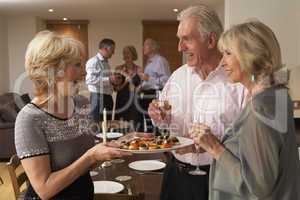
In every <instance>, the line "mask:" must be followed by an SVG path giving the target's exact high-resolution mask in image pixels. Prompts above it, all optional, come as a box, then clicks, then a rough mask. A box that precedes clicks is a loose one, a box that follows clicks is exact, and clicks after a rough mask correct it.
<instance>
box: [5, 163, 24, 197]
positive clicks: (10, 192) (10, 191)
mask: <svg viewBox="0 0 300 200" xmlns="http://www.w3.org/2000/svg"><path fill="white" fill-rule="evenodd" d="M21 171H23V168H22V167H20V168H18V169H17V173H20V172H21ZM0 177H1V178H2V180H3V182H4V183H3V184H1V183H0V200H14V195H13V188H12V185H11V182H10V179H9V175H8V171H7V168H6V163H5V162H0ZM24 189H25V187H23V186H22V187H21V190H24Z"/></svg>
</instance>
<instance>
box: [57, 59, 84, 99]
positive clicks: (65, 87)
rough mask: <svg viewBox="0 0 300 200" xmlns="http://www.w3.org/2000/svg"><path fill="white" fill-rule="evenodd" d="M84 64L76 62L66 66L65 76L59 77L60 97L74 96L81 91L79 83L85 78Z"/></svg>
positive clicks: (58, 88)
mask: <svg viewBox="0 0 300 200" xmlns="http://www.w3.org/2000/svg"><path fill="white" fill-rule="evenodd" d="M83 66H84V65H83V62H76V63H72V64H69V65H67V66H66V68H65V70H64V73H63V76H62V77H58V80H57V84H56V87H57V91H58V94H59V95H60V96H64V97H67V96H74V95H76V94H77V93H78V91H79V82H80V81H82V80H83V79H84V77H85V74H86V73H85V69H84V67H83Z"/></svg>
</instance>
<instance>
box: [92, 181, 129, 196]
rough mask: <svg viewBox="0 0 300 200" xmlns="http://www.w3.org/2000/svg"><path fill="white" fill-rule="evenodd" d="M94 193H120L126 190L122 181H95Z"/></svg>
mask: <svg viewBox="0 0 300 200" xmlns="http://www.w3.org/2000/svg"><path fill="white" fill-rule="evenodd" d="M93 183H94V193H95V194H97V193H118V192H121V191H122V190H124V186H123V185H122V184H121V183H118V182H115V181H94V182H93Z"/></svg>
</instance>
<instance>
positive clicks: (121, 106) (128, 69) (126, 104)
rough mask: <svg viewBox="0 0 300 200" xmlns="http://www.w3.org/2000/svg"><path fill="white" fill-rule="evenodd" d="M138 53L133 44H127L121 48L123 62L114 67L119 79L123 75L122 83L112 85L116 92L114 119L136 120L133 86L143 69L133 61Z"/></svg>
mask: <svg viewBox="0 0 300 200" xmlns="http://www.w3.org/2000/svg"><path fill="white" fill-rule="evenodd" d="M137 59H138V55H137V52H136V49H135V47H134V46H132V45H129V46H125V47H124V48H123V60H124V61H125V63H124V64H122V65H119V66H117V67H116V73H117V74H118V75H119V77H120V79H122V77H123V82H122V84H120V85H118V86H116V87H114V89H115V90H116V91H117V92H118V93H117V97H116V99H117V101H116V119H123V120H127V121H130V120H133V121H134V122H137V120H138V119H137V117H138V114H137V112H138V111H137V108H136V106H135V98H136V95H135V92H136V91H135V88H136V87H138V86H139V85H140V84H141V77H140V75H141V74H142V72H143V69H142V68H141V67H140V66H138V65H136V64H135V63H134V61H136V60H137Z"/></svg>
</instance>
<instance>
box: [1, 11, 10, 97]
mask: <svg viewBox="0 0 300 200" xmlns="http://www.w3.org/2000/svg"><path fill="white" fill-rule="evenodd" d="M7 50H8V49H7V24H6V19H5V17H2V16H0V94H2V93H4V92H8V91H9V89H8V88H9V78H8V65H7V63H8V60H7Z"/></svg>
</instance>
